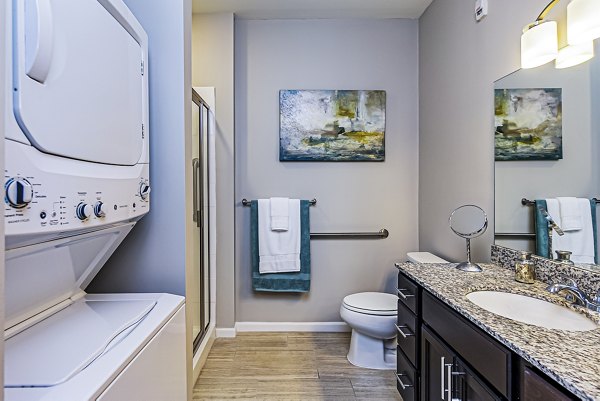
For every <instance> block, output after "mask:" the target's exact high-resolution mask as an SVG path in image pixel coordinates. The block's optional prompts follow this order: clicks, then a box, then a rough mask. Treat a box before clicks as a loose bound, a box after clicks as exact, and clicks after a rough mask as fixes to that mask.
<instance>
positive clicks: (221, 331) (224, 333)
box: [215, 328, 236, 338]
mask: <svg viewBox="0 0 600 401" xmlns="http://www.w3.org/2000/svg"><path fill="white" fill-rule="evenodd" d="M235 333H236V331H235V328H217V329H216V330H215V335H216V337H217V338H234V337H235Z"/></svg>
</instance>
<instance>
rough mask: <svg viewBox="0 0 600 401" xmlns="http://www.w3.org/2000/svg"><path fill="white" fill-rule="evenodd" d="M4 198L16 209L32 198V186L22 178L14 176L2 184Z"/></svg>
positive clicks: (25, 204) (26, 203)
mask: <svg viewBox="0 0 600 401" xmlns="http://www.w3.org/2000/svg"><path fill="white" fill-rule="evenodd" d="M4 189H5V191H6V200H7V201H8V203H9V204H10V205H11V206H12V207H14V208H17V209H21V208H24V207H25V206H27V205H28V204H29V203H30V202H31V201H32V200H33V186H32V185H31V183H30V182H29V181H27V180H26V179H24V178H18V177H14V178H11V179H9V180H8V181H6V184H5V185H4Z"/></svg>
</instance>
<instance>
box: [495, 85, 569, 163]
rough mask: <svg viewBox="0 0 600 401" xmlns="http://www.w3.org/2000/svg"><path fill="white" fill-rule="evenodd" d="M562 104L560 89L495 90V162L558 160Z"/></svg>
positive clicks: (560, 146)
mask: <svg viewBox="0 0 600 401" xmlns="http://www.w3.org/2000/svg"><path fill="white" fill-rule="evenodd" d="M562 102H563V93H562V88H539V87H538V88H497V89H494V160H495V161H500V162H504V161H557V160H561V159H562V158H563V118H562V117H563V116H562Z"/></svg>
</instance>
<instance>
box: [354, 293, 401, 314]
mask: <svg viewBox="0 0 600 401" xmlns="http://www.w3.org/2000/svg"><path fill="white" fill-rule="evenodd" d="M397 301H398V297H397V296H396V295H392V294H388V293H385V292H359V293H357V294H351V295H348V296H346V297H345V298H344V304H345V305H347V306H350V307H352V308H357V309H362V310H364V311H380V312H390V311H396V310H397V308H398V306H397Z"/></svg>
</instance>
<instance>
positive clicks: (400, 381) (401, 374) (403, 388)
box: [396, 373, 413, 390]
mask: <svg viewBox="0 0 600 401" xmlns="http://www.w3.org/2000/svg"><path fill="white" fill-rule="evenodd" d="M400 376H406V375H405V374H404V373H397V374H396V380H398V384H400V387H402V390H406V389H407V388H409V387H413V385H412V384H404V383H403V382H402V379H401V378H400Z"/></svg>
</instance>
